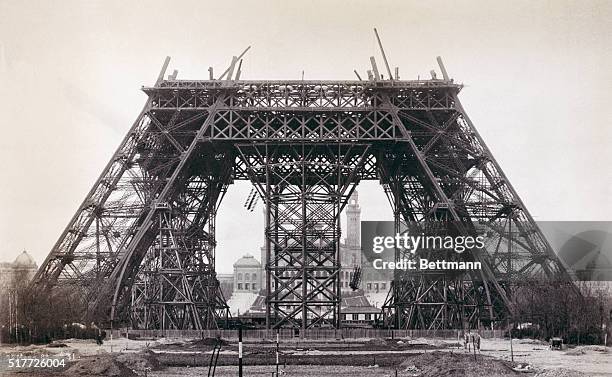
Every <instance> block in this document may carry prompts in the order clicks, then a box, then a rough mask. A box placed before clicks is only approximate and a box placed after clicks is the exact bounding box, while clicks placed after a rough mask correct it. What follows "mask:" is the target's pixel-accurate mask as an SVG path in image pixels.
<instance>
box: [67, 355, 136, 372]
mask: <svg viewBox="0 0 612 377" xmlns="http://www.w3.org/2000/svg"><path fill="white" fill-rule="evenodd" d="M63 375H64V376H69V377H77V376H108V377H135V376H138V375H137V374H136V373H134V372H133V371H132V370H131V369H130V368H128V367H126V366H125V365H123V363H121V362H119V361H117V360H115V359H113V357H112V356H111V355H100V356H95V357H89V358H86V359H81V360H79V361H77V362H76V363H75V364H74V365H73V366H71V367H70V368H68V369H67V370H66V371H64V373H63Z"/></svg>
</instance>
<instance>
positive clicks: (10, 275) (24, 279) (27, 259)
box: [0, 250, 38, 291]
mask: <svg viewBox="0 0 612 377" xmlns="http://www.w3.org/2000/svg"><path fill="white" fill-rule="evenodd" d="M37 269H38V266H37V265H36V262H35V261H34V259H33V258H32V256H31V255H30V254H28V252H27V251H25V250H24V251H23V252H21V254H19V255H18V256H17V258H15V260H14V261H13V262H4V263H0V291H5V290H8V289H11V288H15V285H16V284H18V283H28V282H29V281H30V279H32V277H34V274H36V270H37Z"/></svg>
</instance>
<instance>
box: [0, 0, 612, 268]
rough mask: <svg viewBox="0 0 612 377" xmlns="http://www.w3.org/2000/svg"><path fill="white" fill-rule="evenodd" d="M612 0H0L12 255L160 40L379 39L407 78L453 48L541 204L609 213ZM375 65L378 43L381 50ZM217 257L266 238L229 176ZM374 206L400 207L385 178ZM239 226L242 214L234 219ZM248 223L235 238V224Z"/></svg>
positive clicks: (2, 210) (39, 222)
mask: <svg viewBox="0 0 612 377" xmlns="http://www.w3.org/2000/svg"><path fill="white" fill-rule="evenodd" d="M611 19H612V1H561V0H555V1H512V2H504V3H501V2H491V1H482V2H472V1H459V2H457V1H449V2H436V1H428V2H417V1H329V0H326V1H306V0H302V1H261V0H260V1H232V2H229V1H227V2H226V1H215V2H213V1H193V2H186V1H183V2H180V1H172V2H169V1H159V2H154V1H146V2H144V1H143V2H137V1H99V2H94V1H53V2H52V1H8V0H0V114H1V118H0V119H1V120H0V127H1V131H2V133H1V136H0V261H4V260H12V259H14V258H15V256H16V255H17V254H18V253H19V252H20V251H21V250H22V249H24V248H25V249H27V250H28V251H29V252H30V253H31V254H32V255H33V256H34V257H35V259H36V261H37V262H38V263H41V262H42V260H43V259H44V257H45V256H46V254H47V253H48V252H49V251H50V250H51V247H52V245H53V243H54V242H55V241H56V240H57V237H58V236H59V235H60V233H61V231H62V230H63V228H64V227H65V226H66V224H67V223H68V221H69V219H70V217H71V216H72V215H73V214H74V212H75V211H76V209H77V207H78V206H79V204H80V203H81V201H82V200H83V198H84V196H85V195H86V193H87V191H89V189H90V188H91V185H92V184H93V182H94V181H95V179H96V178H97V176H98V175H99V174H100V172H101V170H102V168H103V167H104V165H105V164H106V163H107V161H108V159H109V158H110V157H111V155H112V153H113V151H114V150H115V148H116V147H117V145H118V144H119V142H120V141H121V139H122V138H123V136H124V134H125V132H126V131H127V130H128V129H129V128H130V126H131V123H132V122H133V121H134V119H135V117H136V116H137V115H138V113H139V111H140V109H141V108H142V106H143V104H144V103H145V101H146V96H145V95H144V93H142V92H141V91H140V87H141V86H142V85H150V84H152V83H153V82H154V80H155V77H156V75H157V73H158V71H159V68H160V66H161V63H162V61H163V59H164V57H165V56H166V55H170V56H171V57H172V62H171V65H170V72H171V70H172V69H178V71H179V78H199V79H205V78H207V77H208V72H207V68H208V67H209V66H213V67H214V68H215V72H217V73H218V72H221V71H223V70H224V68H225V67H226V66H227V65H228V64H229V62H230V60H231V57H232V55H237V54H239V53H240V52H241V51H242V50H243V49H244V48H245V47H246V46H248V45H252V46H253V48H252V49H251V51H249V53H248V55H247V56H246V57H245V62H244V64H243V73H242V78H245V79H276V78H278V79H281V78H284V79H297V78H300V76H301V72H302V70H304V71H305V78H306V79H353V78H354V75H353V73H352V72H353V69H357V70H358V71H359V72H361V73H362V74H363V75H365V70H366V69H367V68H368V64H369V56H371V55H376V56H379V55H378V51H377V46H376V42H375V39H374V34H373V32H372V28H373V27H377V28H378V30H379V32H380V34H381V37H382V39H383V43H384V45H385V48H386V52H387V56H388V58H389V60H390V63H391V65H392V66H399V67H400V76H401V78H403V79H416V78H417V76H418V75H420V76H421V77H427V75H428V72H429V70H430V69H432V68H434V67H435V57H436V56H437V55H442V56H443V58H444V61H445V63H446V66H447V70H448V71H449V73H450V75H451V76H452V77H453V78H454V79H455V80H456V81H458V82H462V83H465V88H464V89H463V91H462V93H461V96H460V98H461V100H462V103H463V105H464V106H465V108H466V110H467V111H468V114H469V115H470V117H471V118H472V120H473V122H474V123H475V125H476V127H477V128H478V130H479V131H480V133H481V134H482V136H483V137H484V139H485V141H486V142H487V144H488V146H489V147H490V149H491V150H492V152H493V154H494V155H495V157H496V158H497V160H498V162H499V163H500V164H501V166H502V168H503V169H504V171H505V172H506V173H507V175H508V176H509V178H510V180H511V182H512V184H513V185H514V187H515V188H516V190H517V191H518V193H519V195H520V196H521V197H522V199H523V200H524V202H525V203H526V205H527V207H528V209H529V210H530V212H531V213H532V214H533V215H534V217H535V218H536V219H538V220H610V217H611V216H610V213H612V200H610V197H611V194H612V168H611V166H612V152H611V151H610V147H611V146H612V131H611V123H612V122H611V120H612V116H611V114H612V112H611V111H610V91H611V89H612V70H611V68H610V66H611V64H610V63H611V61H612V53H611V46H612V37H611V32H612V26H611V25H612V23H611V22H610V20H611ZM380 64H381V61H380V58H379V65H380ZM234 186H235V187H230V192H229V193H228V196H227V197H226V202H225V203H224V205H223V206H222V210H221V214H220V215H219V220H218V241H219V247H218V252H217V255H218V271H220V272H228V271H230V270H231V265H232V263H233V261H234V260H235V259H236V258H238V257H239V256H241V255H242V254H245V253H247V252H250V253H251V254H255V255H256V256H258V255H259V246H260V245H261V243H262V240H263V227H262V215H261V207H258V209H256V210H255V212H253V213H252V214H250V215H249V216H247V214H248V212H246V210H245V209H243V208H242V203H243V202H244V200H245V199H246V196H247V195H248V192H249V189H250V187H249V186H248V185H234ZM360 194H361V195H360V196H361V198H362V200H361V202H362V207H363V218H365V219H369V220H378V219H380V220H382V219H388V220H390V219H391V218H390V212H389V210H388V208H387V207H388V204H387V202H386V200H385V199H384V196H383V195H382V193H381V190H380V189H379V188H378V187H377V186H376V185H375V184H369V185H367V187H362V188H361V189H360ZM230 224H231V225H230ZM237 231H239V235H238V236H236V235H235V234H234V232H237Z"/></svg>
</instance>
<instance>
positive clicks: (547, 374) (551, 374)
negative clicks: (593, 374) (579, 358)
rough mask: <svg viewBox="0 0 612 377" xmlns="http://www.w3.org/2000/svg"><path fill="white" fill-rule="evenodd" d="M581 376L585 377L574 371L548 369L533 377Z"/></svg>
mask: <svg viewBox="0 0 612 377" xmlns="http://www.w3.org/2000/svg"><path fill="white" fill-rule="evenodd" d="M582 376H585V377H586V376H587V375H586V374H584V373H582V372H578V371H575V370H570V369H564V368H560V369H550V370H547V371H544V372H540V373H538V374H536V375H535V376H534V377H582Z"/></svg>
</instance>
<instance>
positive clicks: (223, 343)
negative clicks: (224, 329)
mask: <svg viewBox="0 0 612 377" xmlns="http://www.w3.org/2000/svg"><path fill="white" fill-rule="evenodd" d="M217 343H221V346H227V345H228V343H227V341H226V340H223V339H221V338H204V339H199V340H195V341H193V342H192V343H191V345H192V346H211V347H212V346H214V345H215V344H217Z"/></svg>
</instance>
